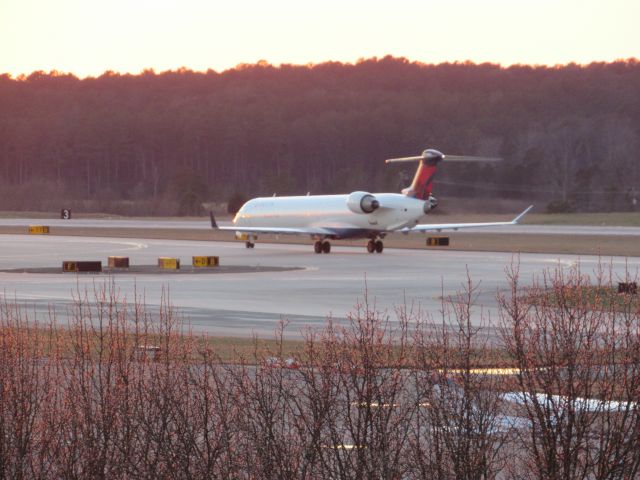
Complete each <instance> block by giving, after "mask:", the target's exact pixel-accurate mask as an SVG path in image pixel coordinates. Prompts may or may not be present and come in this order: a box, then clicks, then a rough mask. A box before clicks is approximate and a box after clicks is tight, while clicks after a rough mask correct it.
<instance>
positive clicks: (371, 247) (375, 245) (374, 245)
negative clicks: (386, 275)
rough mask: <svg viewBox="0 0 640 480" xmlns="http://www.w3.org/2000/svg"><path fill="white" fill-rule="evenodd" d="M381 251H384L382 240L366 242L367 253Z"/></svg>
mask: <svg viewBox="0 0 640 480" xmlns="http://www.w3.org/2000/svg"><path fill="white" fill-rule="evenodd" d="M382 250H384V244H383V243H382V240H369V241H368V242H367V252H369V253H373V252H376V253H382Z"/></svg>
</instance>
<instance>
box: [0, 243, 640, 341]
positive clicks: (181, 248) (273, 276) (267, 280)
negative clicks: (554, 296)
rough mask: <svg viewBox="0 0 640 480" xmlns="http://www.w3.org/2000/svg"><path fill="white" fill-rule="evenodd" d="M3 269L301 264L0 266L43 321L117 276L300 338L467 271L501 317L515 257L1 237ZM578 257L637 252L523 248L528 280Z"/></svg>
mask: <svg viewBox="0 0 640 480" xmlns="http://www.w3.org/2000/svg"><path fill="white" fill-rule="evenodd" d="M0 248H1V250H0V252H1V253H0V269H2V270H6V269H13V268H35V267H59V266H60V265H61V263H62V261H63V260H102V261H103V263H104V264H105V265H106V259H107V257H108V256H109V255H124V256H128V257H130V260H131V264H134V265H153V264H155V263H156V261H157V257H159V256H174V257H179V258H181V259H182V262H183V263H184V264H189V263H190V261H191V256H193V255H218V256H219V257H220V261H221V264H223V265H238V266H241V265H247V266H273V267H301V269H298V270H291V271H280V272H262V273H225V274H211V275H201V274H182V275H178V276H176V275H165V274H146V275H135V274H128V273H123V274H118V275H115V276H113V277H111V278H110V277H109V275H107V274H101V275H91V274H73V273H71V274H68V273H67V274H61V273H60V274H52V273H48V274H33V273H6V272H2V273H0V295H2V296H4V297H6V301H8V302H13V301H14V300H15V301H17V302H18V303H19V304H22V305H24V306H25V307H26V309H25V311H27V312H29V313H30V314H32V315H33V314H35V315H36V317H37V319H38V320H40V321H43V320H45V319H46V312H47V311H48V310H49V308H50V307H51V306H52V307H54V309H55V312H56V314H57V316H58V318H59V319H60V321H64V319H65V318H66V314H67V311H68V309H69V306H70V305H71V303H72V301H73V298H74V296H77V295H78V292H83V291H85V289H86V290H88V291H90V292H92V291H93V289H94V285H98V286H100V285H103V284H104V283H105V282H109V281H110V279H112V280H113V281H114V282H115V286H116V288H117V289H118V290H119V292H120V296H121V298H126V299H127V301H129V302H131V301H132V300H133V297H134V292H136V291H137V293H138V294H139V295H143V296H144V299H145V302H146V304H147V305H148V306H149V308H150V310H152V311H153V310H154V309H157V308H158V306H159V304H160V302H161V298H162V296H163V295H165V294H167V295H168V297H169V299H170V302H171V304H172V305H174V306H175V307H176V308H177V309H178V310H179V312H180V313H181V314H182V315H183V316H184V318H185V320H186V321H188V322H189V323H190V325H191V327H192V328H193V330H194V331H196V332H207V333H209V334H212V335H233V336H248V335H252V334H253V333H256V334H258V335H259V336H261V337H270V336H271V335H272V334H273V331H274V328H275V326H276V324H277V322H278V321H279V320H280V319H281V318H282V319H288V320H289V321H290V325H289V327H288V336H289V337H290V338H296V337H299V336H300V335H301V333H300V332H301V330H302V329H304V328H305V327H307V326H312V327H313V326H320V325H322V324H323V323H324V322H325V319H326V318H327V316H331V317H332V318H335V319H337V320H341V319H344V318H345V317H346V316H347V315H348V314H349V312H353V311H354V306H355V305H356V304H357V303H358V302H362V301H363V297H364V294H365V291H366V292H367V293H368V301H369V304H370V305H374V306H375V309H376V310H378V311H381V312H383V313H385V314H388V315H390V318H391V320H392V321H393V320H394V319H395V315H394V308H395V307H396V306H398V305H402V304H403V303H406V304H408V305H413V306H414V308H417V307H420V308H421V309H422V310H423V311H426V312H430V313H431V314H432V315H435V316H437V312H438V310H439V309H440V307H441V300H440V297H441V295H442V293H444V295H445V296H448V295H452V294H454V293H455V292H456V291H458V290H459V289H460V288H461V286H462V284H463V283H464V282H465V281H466V275H467V270H468V272H469V274H470V276H471V278H472V279H473V280H474V281H475V282H478V283H479V295H478V298H477V303H478V307H477V308H476V313H475V315H474V321H475V322H479V320H480V317H479V312H480V309H481V307H482V308H483V309H484V311H485V314H489V315H491V318H492V320H495V315H496V311H495V307H496V300H495V295H496V292H497V291H498V290H501V289H504V288H505V287H506V279H505V268H507V267H508V266H509V265H510V264H511V263H512V262H513V261H515V260H516V259H515V258H514V257H513V255H512V254H510V253H487V252H465V251H443V250H426V249H425V250H406V249H393V248H388V249H385V251H384V253H383V254H381V255H377V254H373V255H371V254H367V253H366V252H365V251H364V249H363V248H362V247H361V246H359V247H344V246H335V247H334V248H333V249H332V251H331V254H329V255H316V254H314V253H313V252H312V249H311V247H310V245H285V244H263V243H258V244H257V245H256V248H255V249H250V250H248V249H245V247H244V244H242V243H241V242H237V243H231V242H203V241H178V240H176V241H173V240H145V239H110V238H97V237H64V236H50V237H47V236H27V235H0ZM578 260H579V261H580V264H581V268H582V270H583V272H585V273H589V272H592V271H593V270H594V268H595V267H596V266H597V264H598V262H599V261H602V262H605V263H607V264H608V263H611V264H612V265H613V268H614V270H615V272H616V273H617V274H618V275H623V274H624V271H625V266H627V267H628V268H629V269H630V270H631V272H632V273H634V274H635V273H637V271H638V268H639V267H640V257H633V258H629V259H626V258H622V257H608V258H602V259H598V257H594V256H582V257H577V256H573V255H548V254H522V255H520V257H519V264H520V272H521V276H522V279H523V280H524V281H525V282H529V281H530V280H531V278H532V276H533V275H534V274H540V273H541V272H543V271H544V269H546V268H550V267H554V266H557V265H558V264H561V265H565V266H568V265H572V264H574V263H575V262H577V261H578Z"/></svg>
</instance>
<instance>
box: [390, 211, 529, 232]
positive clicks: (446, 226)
mask: <svg viewBox="0 0 640 480" xmlns="http://www.w3.org/2000/svg"><path fill="white" fill-rule="evenodd" d="M532 208H533V205H529V206H528V207H527V209H526V210H525V211H524V212H522V213H521V214H520V215H518V216H517V217H516V218H514V219H513V220H511V221H510V222H484V223H422V224H418V225H416V226H415V227H413V228H406V227H405V228H403V229H401V230H398V231H399V232H401V233H410V232H431V231H434V230H435V231H438V232H439V231H440V230H458V229H460V228H479V227H499V226H504V225H516V224H517V223H518V222H519V221H520V220H522V217H524V216H525V215H526V214H527V213H529V210H531V209H532Z"/></svg>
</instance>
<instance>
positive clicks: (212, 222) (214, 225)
mask: <svg viewBox="0 0 640 480" xmlns="http://www.w3.org/2000/svg"><path fill="white" fill-rule="evenodd" d="M209 217H211V228H213V229H214V230H217V229H218V224H217V223H216V217H214V216H213V212H209Z"/></svg>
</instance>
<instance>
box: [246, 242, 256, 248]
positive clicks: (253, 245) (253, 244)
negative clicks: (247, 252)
mask: <svg viewBox="0 0 640 480" xmlns="http://www.w3.org/2000/svg"><path fill="white" fill-rule="evenodd" d="M244 246H245V247H247V248H253V247H255V246H256V244H255V243H253V242H246V243H245V244H244Z"/></svg>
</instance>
